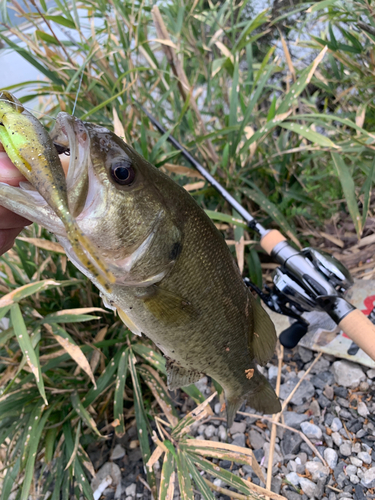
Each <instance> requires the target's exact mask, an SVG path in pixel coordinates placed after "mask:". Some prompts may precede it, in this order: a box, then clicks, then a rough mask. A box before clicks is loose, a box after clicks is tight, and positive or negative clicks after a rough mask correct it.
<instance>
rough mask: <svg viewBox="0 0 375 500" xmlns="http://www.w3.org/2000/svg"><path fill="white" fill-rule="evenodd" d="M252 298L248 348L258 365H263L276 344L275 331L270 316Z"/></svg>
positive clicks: (270, 355) (271, 354)
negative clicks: (250, 332) (251, 331)
mask: <svg viewBox="0 0 375 500" xmlns="http://www.w3.org/2000/svg"><path fill="white" fill-rule="evenodd" d="M250 296H251V298H252V309H253V318H254V333H253V335H250V337H249V340H250V342H249V350H250V351H251V352H252V355H253V357H254V358H255V359H256V361H257V363H259V364H260V365H265V364H266V363H267V362H268V361H269V360H270V359H271V358H272V356H273V353H274V352H275V346H276V340H277V336H276V331H275V327H274V324H273V323H272V321H271V318H270V317H269V315H268V314H267V312H266V311H265V310H264V309H263V307H262V306H261V305H260V304H259V302H257V300H256V299H255V298H254V297H253V296H252V295H251V294H250Z"/></svg>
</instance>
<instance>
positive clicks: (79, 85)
mask: <svg viewBox="0 0 375 500" xmlns="http://www.w3.org/2000/svg"><path fill="white" fill-rule="evenodd" d="M84 72H85V66H83V68H82V73H81V77H80V79H79V84H78V90H77V93H76V99H75V101H74V106H73V111H72V116H74V112H75V110H76V105H77V101H78V96H79V93H80V90H81V85H82V80H83V74H84Z"/></svg>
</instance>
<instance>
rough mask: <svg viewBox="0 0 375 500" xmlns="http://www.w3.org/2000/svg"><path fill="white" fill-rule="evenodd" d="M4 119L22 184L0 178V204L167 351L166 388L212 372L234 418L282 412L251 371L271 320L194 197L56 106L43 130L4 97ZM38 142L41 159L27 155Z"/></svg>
mask: <svg viewBox="0 0 375 500" xmlns="http://www.w3.org/2000/svg"><path fill="white" fill-rule="evenodd" d="M1 99H3V100H1ZM0 122H1V125H0V140H1V142H2V144H3V146H4V148H5V150H6V151H7V152H8V154H9V156H10V158H11V159H12V161H13V162H15V164H16V166H18V165H17V162H18V163H19V164H21V165H25V164H27V169H26V171H25V168H24V170H23V172H25V174H27V175H26V176H27V179H28V181H29V182H25V183H21V185H20V187H11V186H9V185H7V184H0V205H2V206H4V207H5V208H8V209H10V210H12V211H14V212H16V213H18V214H19V215H22V216H23V217H26V218H28V219H30V220H32V221H34V222H37V223H39V224H41V225H42V226H44V227H45V228H46V229H48V230H49V231H51V232H53V233H55V235H56V236H57V238H58V240H59V241H60V242H61V244H62V245H63V246H64V249H65V251H66V253H67V255H68V257H69V258H70V259H71V261H72V262H73V263H74V264H75V265H76V267H77V268H78V269H80V271H82V273H83V274H85V275H86V276H87V277H88V278H89V279H90V280H91V281H92V282H93V283H94V284H95V285H96V286H97V287H98V288H99V290H100V292H101V295H102V297H103V301H104V304H105V305H106V306H107V307H110V308H112V309H116V310H117V311H118V314H119V316H120V317H121V318H122V320H123V321H124V323H125V324H126V325H127V326H128V328H129V329H130V330H131V331H132V332H133V333H135V334H137V335H141V334H142V333H143V334H144V335H146V336H147V337H149V338H150V339H151V340H152V341H153V342H154V343H155V344H156V345H157V346H158V347H159V348H160V349H161V350H162V352H163V353H164V355H165V356H166V358H167V371H168V386H169V388H170V389H171V390H173V389H176V388H179V387H182V386H186V385H189V384H191V383H193V382H196V381H198V380H199V379H200V378H201V377H202V376H203V375H204V374H206V375H209V376H211V377H212V378H214V379H215V380H217V381H218V382H219V383H220V384H221V386H222V387H223V389H224V392H225V397H226V407H227V419H228V424H229V425H231V423H232V422H233V419H234V416H235V413H236V411H237V410H238V408H239V407H240V406H241V404H242V403H243V402H244V401H245V400H246V401H247V402H248V404H249V405H250V406H251V407H252V408H254V409H256V410H258V411H261V412H264V413H276V412H278V411H280V402H279V400H278V398H277V396H276V394H275V392H274V390H273V389H272V387H271V386H270V385H269V383H268V381H267V380H266V378H265V377H264V376H263V375H262V374H261V373H260V372H259V371H258V369H257V364H260V365H263V364H265V363H266V362H267V361H268V360H269V359H270V358H271V356H272V354H273V352H274V349H275V342H276V334H275V330H274V326H273V324H272V322H271V320H270V318H269V316H268V315H267V314H266V312H265V311H264V310H263V308H262V307H261V305H260V304H259V303H258V302H257V301H256V300H255V298H254V297H253V296H252V294H251V293H250V291H249V290H248V288H247V287H246V285H245V284H244V282H243V280H242V278H241V275H240V273H239V270H238V267H237V265H236V263H235V262H234V259H233V257H232V255H231V253H230V251H229V249H228V247H227V245H226V243H225V241H224V239H223V237H222V235H221V234H220V233H219V231H218V230H217V229H216V227H215V226H214V224H213V223H212V222H211V220H210V219H209V218H208V217H207V215H206V214H205V213H204V212H203V210H202V209H201V208H200V207H199V206H198V205H197V204H196V202H195V201H194V199H193V198H192V197H191V196H190V195H189V194H188V193H187V192H186V191H185V190H184V189H183V188H182V187H180V186H178V185H177V184H176V183H175V182H173V180H172V179H170V178H169V177H168V176H166V175H164V174H163V173H162V172H161V171H160V170H158V169H157V168H155V167H154V166H152V165H151V164H150V163H148V162H147V161H146V160H145V159H144V158H142V157H141V156H140V155H139V154H138V153H137V152H136V151H135V150H134V149H132V148H131V147H130V146H129V145H127V144H126V143H124V142H123V141H122V140H121V139H120V138H119V137H117V136H116V135H115V134H114V133H113V132H110V131H109V130H107V129H105V128H103V127H100V126H97V125H94V124H90V123H85V122H82V121H81V120H79V119H77V118H75V117H72V116H70V115H68V114H66V113H59V115H58V116H57V120H56V126H55V128H54V130H53V131H52V133H51V135H50V136H48V134H46V132H45V130H44V128H43V127H42V125H41V124H40V123H39V121H38V120H36V119H35V118H34V117H32V116H31V115H30V114H29V113H27V112H26V111H25V110H24V109H23V107H22V105H21V104H20V103H19V102H18V101H17V100H16V98H15V97H13V96H12V95H10V94H8V93H7V94H3V97H1V96H0ZM21 122H22V123H23V122H25V123H26V124H27V123H29V124H30V123H32V124H33V126H32V127H29V128H27V129H26V128H25V126H22V127H21V129H20V126H19V123H21ZM15 137H16V138H17V140H16V139H15ZM20 144H21V146H20ZM36 145H37V146H38V148H39V149H38V151H39V152H40V154H41V155H42V156H38V155H35V154H32V153H30V147H34V148H35V147H36ZM56 148H57V150H58V151H59V152H61V151H68V150H69V151H70V163H69V170H68V173H67V176H66V181H65V177H64V175H63V171H62V167H61V163H60V161H59V158H58V156H57V154H52V153H48V154H49V156H47V153H46V152H50V151H51V150H52V149H54V150H56ZM38 154H39V153H38ZM41 158H42V161H41ZM15 160H16V161H15ZM51 172H55V174H54V175H55V176H58V179H59V181H58V183H57V182H55V181H54V180H53V179H52V174H51ZM41 179H43V182H41ZM67 221H68V222H67ZM76 233H78V234H79V235H80V237H79V238H76V237H75V234H76ZM82 241H83V244H81V242H82ZM87 241H89V242H90V243H89V245H88V244H86V243H87ZM82 248H83V249H84V250H83V252H82ZM91 251H92V252H93V254H91ZM82 253H83V255H82ZM111 277H113V279H112V278H111Z"/></svg>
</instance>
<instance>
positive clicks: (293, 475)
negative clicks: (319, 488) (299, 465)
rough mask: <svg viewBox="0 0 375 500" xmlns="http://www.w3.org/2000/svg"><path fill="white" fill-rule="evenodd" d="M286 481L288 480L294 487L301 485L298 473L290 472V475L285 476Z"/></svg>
mask: <svg viewBox="0 0 375 500" xmlns="http://www.w3.org/2000/svg"><path fill="white" fill-rule="evenodd" d="M285 479H287V480H288V481H289V482H290V483H292V484H293V485H294V486H298V485H299V480H300V477H299V475H298V474H297V473H296V472H289V474H287V475H286V476H285Z"/></svg>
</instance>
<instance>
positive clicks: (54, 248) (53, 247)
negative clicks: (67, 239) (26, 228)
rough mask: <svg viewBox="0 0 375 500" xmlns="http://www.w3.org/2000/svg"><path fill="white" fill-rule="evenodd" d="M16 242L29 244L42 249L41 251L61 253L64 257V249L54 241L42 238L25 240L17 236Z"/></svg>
mask: <svg viewBox="0 0 375 500" xmlns="http://www.w3.org/2000/svg"><path fill="white" fill-rule="evenodd" d="M17 240H20V241H24V242H25V243H30V244H31V245H34V246H35V247H37V248H42V249H43V250H48V251H49V252H55V253H61V254H63V255H65V250H64V248H63V247H62V246H61V245H60V243H56V242H55V241H49V240H44V239H42V238H25V237H23V236H18V237H17Z"/></svg>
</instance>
